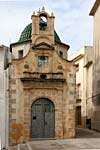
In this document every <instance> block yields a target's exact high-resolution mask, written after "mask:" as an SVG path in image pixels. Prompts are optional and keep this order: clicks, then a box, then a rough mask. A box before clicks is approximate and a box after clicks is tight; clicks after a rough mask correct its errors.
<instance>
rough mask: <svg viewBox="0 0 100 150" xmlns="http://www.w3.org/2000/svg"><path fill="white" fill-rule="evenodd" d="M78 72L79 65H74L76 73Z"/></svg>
mask: <svg viewBox="0 0 100 150" xmlns="http://www.w3.org/2000/svg"><path fill="white" fill-rule="evenodd" d="M77 71H79V64H76V72H77Z"/></svg>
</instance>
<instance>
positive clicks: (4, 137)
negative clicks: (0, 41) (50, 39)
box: [0, 45, 9, 148]
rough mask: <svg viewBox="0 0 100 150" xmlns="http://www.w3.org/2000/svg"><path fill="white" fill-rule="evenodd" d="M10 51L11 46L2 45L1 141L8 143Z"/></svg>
mask: <svg viewBox="0 0 100 150" xmlns="http://www.w3.org/2000/svg"><path fill="white" fill-rule="evenodd" d="M8 52H9V48H8V47H7V46H4V45H0V140H1V141H0V143H1V148H3V147H7V145H8V92H7V91H8Z"/></svg>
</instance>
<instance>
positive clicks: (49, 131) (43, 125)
mask: <svg viewBox="0 0 100 150" xmlns="http://www.w3.org/2000/svg"><path fill="white" fill-rule="evenodd" d="M54 136H55V112H54V105H53V103H52V102H51V101H50V100H48V99H43V98H42V99H38V100H37V101H35V102H34V103H33V105H32V115H31V137H32V138H53V137H54Z"/></svg>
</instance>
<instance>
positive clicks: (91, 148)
mask: <svg viewBox="0 0 100 150" xmlns="http://www.w3.org/2000/svg"><path fill="white" fill-rule="evenodd" d="M10 150H100V133H98V132H95V131H92V130H88V129H78V130H77V136H76V138H74V139H62V140H36V141H35V140H34V141H30V142H27V143H26V144H19V145H18V146H17V147H12V148H11V149H10Z"/></svg>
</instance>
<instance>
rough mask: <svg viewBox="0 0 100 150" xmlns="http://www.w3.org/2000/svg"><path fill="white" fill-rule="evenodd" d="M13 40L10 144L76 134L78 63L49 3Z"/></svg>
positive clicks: (70, 136) (34, 15) (61, 137)
mask: <svg viewBox="0 0 100 150" xmlns="http://www.w3.org/2000/svg"><path fill="white" fill-rule="evenodd" d="M31 19H32V23H30V24H29V25H28V26H26V28H25V29H24V30H23V32H22V34H21V36H20V39H19V41H18V42H17V43H12V44H11V46H10V51H11V53H12V62H11V63H10V65H9V144H10V145H16V144H18V143H23V142H27V141H29V140H30V139H33V138H35V139H36V138H54V139H63V138H73V137H74V136H75V102H76V100H75V67H74V64H73V62H72V61H68V59H67V51H68V49H69V46H68V45H67V44H64V43H62V42H61V40H60V38H59V36H58V35H57V33H56V31H55V29H54V19H55V17H54V14H53V13H51V15H49V14H48V13H47V12H46V11H45V8H44V7H43V8H42V10H41V11H39V12H38V13H35V12H33V14H32V17H31Z"/></svg>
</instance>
